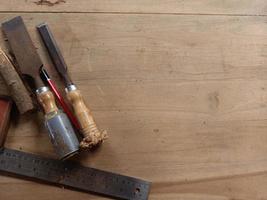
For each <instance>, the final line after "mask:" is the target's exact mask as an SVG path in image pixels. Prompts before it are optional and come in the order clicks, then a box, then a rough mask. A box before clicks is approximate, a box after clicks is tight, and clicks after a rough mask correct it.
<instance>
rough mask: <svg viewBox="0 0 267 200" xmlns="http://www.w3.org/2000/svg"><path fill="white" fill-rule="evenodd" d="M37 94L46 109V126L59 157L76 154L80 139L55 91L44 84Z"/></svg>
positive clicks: (64, 157) (65, 157) (63, 157)
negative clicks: (55, 96)
mask: <svg viewBox="0 0 267 200" xmlns="http://www.w3.org/2000/svg"><path fill="white" fill-rule="evenodd" d="M36 95H37V98H38V101H39V102H40V104H41V105H42V107H43V109H44V112H45V126H46V128H47V130H48V132H49V137H50V140H51V142H52V144H53V146H54V149H55V151H56V153H57V154H58V156H59V158H60V159H62V160H64V159H67V158H69V157H71V156H72V155H74V154H76V153H77V152H78V150H79V142H78V139H77V137H76V135H75V132H74V130H73V127H72V125H71V123H70V121H69V119H68V117H67V116H66V114H65V113H64V112H62V111H61V110H58V108H57V106H56V103H55V98H54V95H53V93H52V92H51V91H50V90H49V88H48V87H45V86H44V87H40V88H38V89H37V90H36Z"/></svg>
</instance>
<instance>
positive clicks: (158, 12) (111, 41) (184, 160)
mask: <svg viewBox="0 0 267 200" xmlns="http://www.w3.org/2000/svg"><path fill="white" fill-rule="evenodd" d="M51 2H53V1H51ZM54 2H55V1H54ZM58 2H59V3H57V4H55V5H52V4H51V3H48V2H47V1H41V3H40V1H38V0H26V1H18V0H10V1H3V0H2V1H0V21H1V22H2V21H5V20H8V19H10V18H12V17H14V16H16V15H22V16H23V18H24V20H25V23H26V25H27V27H28V29H29V30H30V33H31V36H32V37H33V40H34V42H35V45H36V47H37V48H38V52H39V53H40V55H41V57H42V59H43V61H44V63H45V64H46V66H47V67H48V68H49V69H50V70H49V71H50V74H51V75H52V76H53V78H54V79H55V80H56V81H57V83H58V84H59V85H60V86H61V89H62V90H63V87H62V84H61V83H60V81H59V77H58V76H57V74H56V73H55V72H54V71H53V68H52V67H51V62H50V61H49V59H48V56H47V54H46V52H45V51H44V48H43V45H42V44H41V43H40V38H39V36H38V34H37V33H36V30H35V25H37V24H39V23H41V22H44V21H46V22H48V24H49V25H50V27H51V29H52V30H53V33H54V35H55V37H56V39H57V41H58V43H59V46H60V48H61V49H62V52H63V55H64V57H65V59H66V62H67V64H68V66H69V72H70V74H71V76H72V78H73V80H74V81H75V83H76V84H77V85H78V86H79V88H80V89H81V90H82V92H83V94H84V96H85V99H86V100H87V102H88V103H89V105H90V107H91V108H92V110H93V113H94V115H95V118H96V121H97V123H98V125H99V127H101V128H103V129H107V131H108V133H109V135H110V139H109V140H108V141H107V142H106V143H105V144H104V145H103V146H102V147H101V148H100V149H99V150H98V151H96V152H94V153H90V154H84V155H81V156H80V160H81V162H82V163H83V164H84V165H87V166H92V167H96V168H100V169H104V170H108V171H113V172H117V173H122V174H125V175H131V176H136V177H139V178H143V179H147V180H149V181H151V182H153V185H152V191H151V196H150V199H155V200H165V199H171V200H172V199H173V200H177V199H178V200H180V199H185V200H202V199H203V200H230V199H231V200H233V199H238V200H241V199H242V200H249V199H267V192H266V191H267V190H266V188H265V187H266V186H265V185H266V183H267V172H266V170H267V145H266V141H267V92H266V91H267V65H266V64H267V62H266V61H267V24H266V14H267V13H266V7H267V2H265V1H263V0H257V1H252V0H245V1H240V0H237V1H230V0H229V1H212V0H204V1H193V0H189V1H178V0H169V1H164V0H145V1H128V0H127V1H123V0H115V1H108V0H97V1H96V0H76V1H74V0H65V1H58ZM0 41H1V42H0V43H1V44H2V45H5V41H4V37H3V36H2V35H1V36H0ZM41 117H42V116H41V115H40V114H39V115H37V114H36V115H28V116H24V117H21V118H19V119H18V120H16V121H14V122H13V123H12V126H11V128H10V131H9V136H8V138H7V143H6V146H7V147H10V148H15V149H21V150H23V151H27V152H32V153H37V154H40V155H43V156H51V157H53V156H55V155H54V152H53V149H52V146H51V144H50V142H49V138H48V135H47V133H46V131H45V129H44V127H43V125H42V123H41V119H40V118H41ZM0 199H10V200H20V199H29V200H35V199H39V200H50V199H62V200H63V199H64V200H71V199H104V198H101V197H97V196H94V195H88V194H85V193H80V192H75V191H70V190H67V189H63V188H57V187H52V186H46V185H43V184H38V183H33V182H30V181H23V180H20V179H15V178H8V177H5V176H0Z"/></svg>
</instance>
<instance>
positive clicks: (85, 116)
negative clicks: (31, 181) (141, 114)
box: [37, 23, 107, 148]
mask: <svg viewBox="0 0 267 200" xmlns="http://www.w3.org/2000/svg"><path fill="white" fill-rule="evenodd" d="M37 29H38V31H39V33H40V35H41V38H42V40H43V42H44V44H45V46H46V48H47V50H48V53H49V55H50V57H51V60H52V62H53V63H54V66H55V68H56V70H57V71H58V73H59V74H60V76H61V78H62V79H63V81H64V83H65V87H66V93H67V98H68V99H69V101H70V102H71V104H72V106H73V109H74V112H75V115H76V117H77V119H78V121H79V124H80V127H81V132H82V134H83V135H84V138H83V140H82V141H81V143H80V146H81V147H82V148H92V147H95V146H97V145H98V144H100V143H102V142H103V141H104V140H105V139H106V138H107V133H106V131H100V130H99V129H98V128H97V126H96V123H95V120H94V118H93V116H92V113H91V111H90V109H89V108H88V107H87V106H86V104H85V102H84V99H83V96H82V94H81V92H80V90H78V89H77V87H76V86H75V85H74V83H73V82H72V80H71V78H70V77H69V75H68V73H67V65H66V63H65V61H64V58H63V56H62V54H61V52H60V50H59V48H58V45H57V43H56V41H55V39H54V37H53V35H52V33H51V31H50V30H49V27H48V25H47V24H46V23H43V24H40V25H39V26H37Z"/></svg>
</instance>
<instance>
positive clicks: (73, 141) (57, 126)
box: [2, 16, 79, 159]
mask: <svg viewBox="0 0 267 200" xmlns="http://www.w3.org/2000/svg"><path fill="white" fill-rule="evenodd" d="M2 29H3V31H4V33H5V35H6V37H7V39H8V42H9V45H10V47H11V50H12V52H13V54H14V56H15V58H16V61H17V63H18V67H19V69H18V70H20V72H21V73H22V74H23V75H24V76H25V78H27V79H28V80H29V79H30V80H31V81H32V82H34V85H35V93H36V97H37V99H38V102H39V103H40V105H41V106H42V108H43V110H44V112H45V126H46V127H47V129H48V132H49V136H50V139H51V142H52V144H53V146H54V149H55V151H56V152H57V154H58V156H59V158H60V159H67V158H69V157H70V156H72V155H74V154H76V153H77V151H78V150H79V142H78V139H77V137H76V135H75V132H74V130H73V127H72V125H71V123H70V121H69V119H68V118H67V116H66V114H65V113H64V112H62V111H61V110H59V109H58V108H57V105H56V103H55V98H54V95H53V93H52V92H51V91H50V90H49V88H48V87H46V86H45V85H44V83H43V81H42V79H41V78H40V75H39V73H40V72H41V71H42V68H43V63H42V61H41V59H40V57H39V55H38V54H37V51H36V48H35V47H34V45H33V43H32V40H31V38H30V35H29V33H28V31H27V29H26V26H25V24H24V22H23V20H22V18H21V17H20V16H18V17H15V18H13V19H11V20H9V21H7V22H5V23H3V24H2Z"/></svg>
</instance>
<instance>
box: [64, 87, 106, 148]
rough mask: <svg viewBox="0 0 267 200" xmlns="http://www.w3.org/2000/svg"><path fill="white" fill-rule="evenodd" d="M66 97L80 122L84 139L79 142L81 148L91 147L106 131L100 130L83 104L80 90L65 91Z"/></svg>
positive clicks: (99, 141)
mask: <svg viewBox="0 0 267 200" xmlns="http://www.w3.org/2000/svg"><path fill="white" fill-rule="evenodd" d="M67 98H68V99H69V101H70V102H71V104H72V106H73V109H74V112H75V115H76V117H77V119H78V121H79V123H80V127H81V132H82V134H83V135H84V139H83V140H82V142H81V143H80V146H81V147H82V148H92V147H94V146H96V145H98V144H100V143H102V142H103V140H104V139H106V138H107V134H106V131H102V132H100V131H99V129H98V128H97V126H96V123H95V121H94V118H93V116H92V113H91V111H90V109H89V108H88V107H87V106H86V105H85V102H84V100H83V97H82V95H81V92H80V91H79V90H77V89H76V90H72V91H68V92H67Z"/></svg>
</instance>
